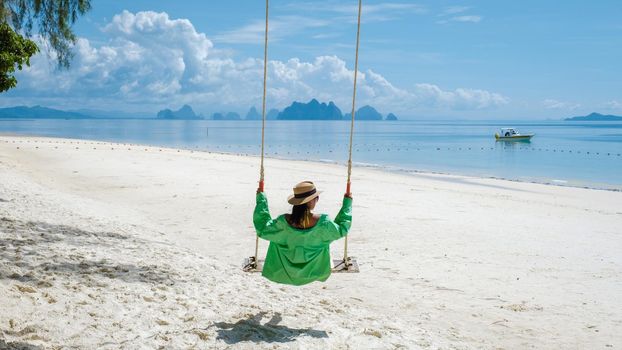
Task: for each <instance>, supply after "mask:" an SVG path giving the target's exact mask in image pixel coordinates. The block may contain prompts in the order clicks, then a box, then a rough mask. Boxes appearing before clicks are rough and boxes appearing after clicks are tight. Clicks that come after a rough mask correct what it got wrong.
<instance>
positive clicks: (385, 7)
mask: <svg viewBox="0 0 622 350" xmlns="http://www.w3.org/2000/svg"><path fill="white" fill-rule="evenodd" d="M286 8H287V9H288V10H291V11H294V12H296V13H299V12H304V13H318V12H324V13H331V14H337V17H333V18H332V19H331V22H340V21H347V22H348V23H351V22H356V16H357V13H358V4H356V3H351V4H349V5H344V3H343V1H321V2H318V1H316V2H307V1H305V2H302V1H299V2H292V3H290V4H288V5H287V6H286ZM361 11H362V14H361V20H362V21H363V22H385V21H392V20H396V19H399V18H404V17H406V16H410V15H421V14H426V13H428V9H427V8H426V7H425V6H423V5H419V4H412V3H402V2H383V3H379V4H368V3H365V4H363V7H362V9H361Z"/></svg>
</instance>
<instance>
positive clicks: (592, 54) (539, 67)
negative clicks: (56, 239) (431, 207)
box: [0, 0, 622, 119]
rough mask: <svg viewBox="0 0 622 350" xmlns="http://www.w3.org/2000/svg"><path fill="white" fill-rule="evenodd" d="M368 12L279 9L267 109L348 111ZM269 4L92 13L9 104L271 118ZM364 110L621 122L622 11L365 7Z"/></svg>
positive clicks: (169, 5) (296, 5) (579, 5)
mask: <svg viewBox="0 0 622 350" xmlns="http://www.w3.org/2000/svg"><path fill="white" fill-rule="evenodd" d="M356 5H357V2H356V1H350V0H348V1H343V0H342V1H332V0H331V1H325V0H323V1H309V2H306V1H305V2H302V1H284V0H272V1H271V12H270V21H271V23H270V24H271V26H270V46H269V61H270V65H269V71H270V72H269V87H270V89H269V93H268V107H269V108H270V107H276V108H283V107H284V106H286V105H288V104H290V103H291V102H292V101H293V100H299V101H308V100H309V99H310V98H312V97H317V98H319V99H320V100H322V101H326V102H328V101H329V100H333V101H335V102H336V103H337V105H338V106H340V107H341V109H342V110H343V111H344V112H346V111H349V109H350V102H349V99H350V96H351V79H352V78H351V75H352V71H353V68H354V43H355V34H356V23H355V21H356ZM264 6H265V3H264V2H263V1H257V0H256V1H248V0H245V1H242V0H230V1H217V2H216V1H209V2H206V1H203V2H198V1H177V2H170V1H153V0H151V1H143V0H140V1H132V2H131V3H129V2H119V1H94V2H93V10H92V11H91V12H90V13H89V14H88V15H87V16H86V17H83V18H81V19H80V20H79V23H78V24H77V25H76V26H75V31H76V33H77V34H78V36H79V37H80V38H81V39H80V41H79V42H78V44H77V46H76V58H75V60H74V63H73V65H72V68H71V69H70V70H69V71H62V72H59V71H57V70H55V69H54V66H53V64H50V63H49V61H50V60H49V57H47V56H49V55H45V54H42V55H40V56H39V57H37V58H35V59H34V60H33V67H31V68H30V69H28V70H26V71H24V72H21V73H20V74H19V75H18V79H19V87H18V88H17V89H15V90H13V91H11V92H9V93H7V94H3V96H2V99H1V100H0V105H3V106H8V105H16V104H26V105H34V104H41V105H46V106H53V107H58V108H66V109H69V108H93V109H109V110H127V111H134V112H138V111H144V112H146V113H155V112H157V110H159V109H161V108H165V107H172V108H179V107H180V106H181V105H182V104H184V103H188V104H190V105H191V106H193V107H194V109H195V110H197V111H198V112H201V113H203V114H206V115H207V114H210V113H213V112H217V111H237V112H241V113H245V112H246V110H248V108H249V107H250V106H253V105H255V106H257V107H260V103H261V78H262V76H261V74H262V71H261V68H262V62H261V59H262V57H263V41H262V40H263V25H264V23H263V20H264V17H263V16H264ZM363 6H364V7H363V9H364V12H363V25H362V32H361V51H360V62H359V71H360V72H361V73H362V76H361V84H360V85H359V88H360V95H359V99H358V100H357V104H359V105H363V104H371V105H372V106H375V107H377V109H378V110H379V111H380V112H381V113H384V114H386V113H389V112H394V113H397V114H398V116H401V117H403V118H411V117H412V118H426V119H429V118H460V119H462V118H464V119H504V118H507V119H546V118H560V117H564V116H571V115H580V114H586V113H589V112H592V111H599V112H602V113H612V114H616V113H617V114H622V69H621V68H620V63H619V62H622V1H605V0H602V1H563V2H561V1H556V2H554V1H520V2H518V1H513V2H510V1H421V2H412V1H387V2H381V1H370V0H366V1H364V3H363Z"/></svg>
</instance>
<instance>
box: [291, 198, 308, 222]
mask: <svg viewBox="0 0 622 350" xmlns="http://www.w3.org/2000/svg"><path fill="white" fill-rule="evenodd" d="M306 212H307V203H305V204H300V205H294V206H293V207H292V214H291V215H290V216H289V223H290V225H294V226H302V220H304V218H305V213H306Z"/></svg>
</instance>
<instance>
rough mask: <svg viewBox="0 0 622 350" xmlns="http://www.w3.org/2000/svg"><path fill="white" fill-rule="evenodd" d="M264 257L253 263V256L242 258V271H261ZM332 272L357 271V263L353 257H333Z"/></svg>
mask: <svg viewBox="0 0 622 350" xmlns="http://www.w3.org/2000/svg"><path fill="white" fill-rule="evenodd" d="M263 263H264V259H259V262H258V263H257V264H255V257H254V256H251V257H248V258H246V259H244V264H242V270H243V271H244V272H261V270H262V269H263ZM331 272H332V273H359V272H361V271H360V270H359V264H358V262H357V261H356V259H355V258H353V257H348V260H347V263H345V262H344V260H343V259H333V267H332V268H331Z"/></svg>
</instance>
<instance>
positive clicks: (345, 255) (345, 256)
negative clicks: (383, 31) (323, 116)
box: [343, 0, 363, 269]
mask: <svg viewBox="0 0 622 350" xmlns="http://www.w3.org/2000/svg"><path fill="white" fill-rule="evenodd" d="M362 1H363V0H359V13H358V20H357V26H356V54H355V57H354V88H353V89H352V113H351V114H350V115H351V116H352V121H351V122H350V149H349V151H348V180H347V182H346V194H348V195H350V185H351V183H352V182H351V181H350V178H351V177H352V137H353V136H354V114H355V111H356V78H357V76H358V71H359V39H360V37H361V7H362ZM350 260H351V259H350V258H349V257H348V236H346V238H345V240H344V247H343V263H344V264H345V267H346V269H349V268H350V266H352V262H351V261H350Z"/></svg>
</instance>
